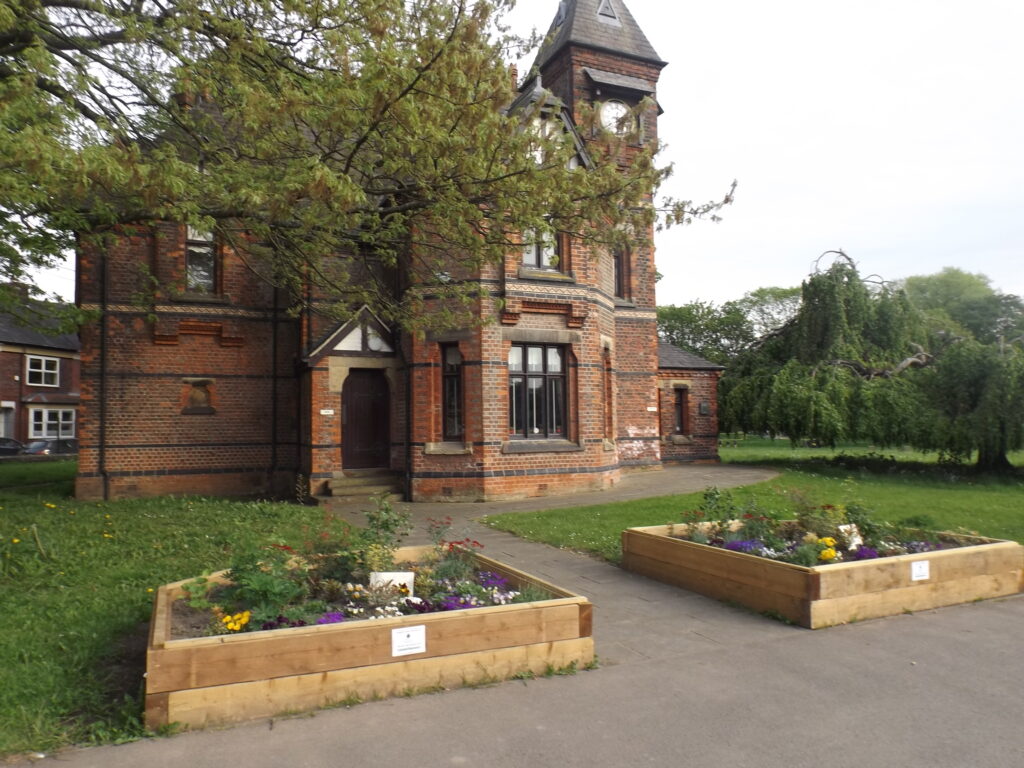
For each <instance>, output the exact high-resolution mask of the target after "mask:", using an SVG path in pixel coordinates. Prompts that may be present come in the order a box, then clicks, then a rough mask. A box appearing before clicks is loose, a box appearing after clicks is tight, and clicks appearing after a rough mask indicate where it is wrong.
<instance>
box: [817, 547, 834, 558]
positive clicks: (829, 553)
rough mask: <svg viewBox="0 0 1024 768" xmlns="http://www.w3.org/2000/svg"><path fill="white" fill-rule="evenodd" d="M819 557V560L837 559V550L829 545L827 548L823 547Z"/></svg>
mask: <svg viewBox="0 0 1024 768" xmlns="http://www.w3.org/2000/svg"><path fill="white" fill-rule="evenodd" d="M818 559H819V560H825V561H828V560H835V559H836V551H835V550H834V549H833V548H832V547H828V548H827V549H823V550H821V552H820V553H819V554H818Z"/></svg>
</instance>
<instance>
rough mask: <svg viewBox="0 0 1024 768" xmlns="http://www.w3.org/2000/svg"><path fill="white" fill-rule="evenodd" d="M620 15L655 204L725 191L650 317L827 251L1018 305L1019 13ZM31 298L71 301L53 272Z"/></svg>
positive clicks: (662, 250)
mask: <svg viewBox="0 0 1024 768" xmlns="http://www.w3.org/2000/svg"><path fill="white" fill-rule="evenodd" d="M621 1H622V0H615V2H621ZM627 6H628V7H629V9H630V11H631V12H632V13H633V16H634V17H635V18H636V20H637V22H638V23H639V25H640V28H641V29H642V30H643V31H644V32H645V33H646V34H647V36H648V38H649V39H650V41H651V43H652V44H653V46H654V48H655V50H656V51H657V52H658V54H659V55H660V56H661V57H662V59H664V60H666V61H668V62H669V65H668V66H667V67H665V69H664V70H663V71H662V75H661V81H660V83H659V86H658V101H659V102H660V104H661V106H662V107H663V108H664V110H665V114H664V115H663V116H662V117H661V119H660V121H659V132H660V135H661V138H662V141H663V142H664V143H665V144H666V145H667V147H666V150H665V152H664V153H663V155H662V162H663V163H669V162H671V163H672V164H673V165H674V167H675V174H674V176H673V178H672V179H670V180H669V182H668V184H667V185H666V186H665V187H664V188H663V190H662V192H664V193H666V194H671V195H673V196H675V197H682V198H686V199H693V200H695V201H698V202H700V201H706V200H710V199H712V198H718V197H721V196H722V195H723V194H724V193H725V191H726V190H727V189H728V186H729V184H730V182H731V181H732V180H733V179H737V180H738V181H739V188H738V191H737V197H736V202H735V203H734V204H733V205H732V206H730V207H729V208H726V209H725V211H724V213H723V217H724V220H723V221H722V222H720V223H718V224H712V223H697V224H695V225H693V226H690V227H685V228H674V229H672V230H669V231H667V232H662V233H659V234H658V236H657V238H656V245H657V249H658V269H659V270H660V271H661V272H662V273H663V274H664V278H663V279H662V281H661V282H660V283H659V284H658V303H659V304H683V303H686V302H689V301H694V300H697V299H704V300H710V301H714V302H716V303H721V302H723V301H727V300H729V299H736V298H739V297H740V296H742V295H743V294H744V293H745V292H747V291H749V290H753V289H755V288H759V287H762V286H769V285H778V286H792V285H799V283H800V281H801V280H802V279H803V278H804V277H805V276H806V275H807V273H808V272H809V271H810V270H811V268H812V266H813V263H814V261H815V259H816V258H817V257H818V255H819V254H821V253H822V252H823V251H826V250H830V249H836V248H841V249H843V250H845V251H846V252H847V253H848V254H849V255H850V257H851V258H853V259H854V260H855V261H856V262H857V263H858V264H859V266H860V269H861V273H862V274H865V275H867V274H878V275H880V276H881V277H883V278H885V279H889V280H894V279H898V278H902V277H907V276H910V275H920V274H933V273H935V272H938V271H939V270H941V269H942V268H943V267H947V266H950V267H958V268H960V269H963V270H966V271H968V272H974V273H981V274H984V275H986V276H988V277H990V278H991V280H992V285H993V287H994V288H996V289H998V290H1000V291H1002V292H1004V293H1015V294H1018V295H1024V149H1022V147H1024V87H1022V81H1024V43H1022V41H1021V35H1022V31H1024V2H1021V0H974V1H973V2H971V3H964V2H962V0H956V1H954V0H858V2H847V1H843V0H773V2H766V1H765V0H712V2H706V1H705V2H698V0H628V2H627ZM557 7H558V0H519V5H518V7H517V9H516V11H515V14H514V16H513V17H512V21H513V23H514V24H515V27H516V28H517V29H520V30H522V31H528V30H529V28H530V27H532V26H536V27H537V28H538V29H539V30H540V31H541V32H544V31H546V30H547V28H548V26H549V25H550V23H551V20H552V19H553V18H554V15H555V12H556V10H557ZM532 61H533V55H532V54H531V55H530V56H529V57H528V58H527V59H526V60H525V61H524V62H522V64H521V66H520V72H523V73H525V71H526V67H528V66H529V64H530V63H532ZM43 284H44V286H45V287H47V288H48V289H49V290H57V291H60V292H61V293H62V294H63V295H65V296H66V297H68V298H72V297H73V272H72V271H71V269H70V267H69V266H65V267H64V268H62V269H59V270H57V271H56V272H55V273H53V275H52V276H50V277H48V278H46V279H45V280H44V283H43Z"/></svg>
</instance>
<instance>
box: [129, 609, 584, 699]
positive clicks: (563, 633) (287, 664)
mask: <svg viewBox="0 0 1024 768" xmlns="http://www.w3.org/2000/svg"><path fill="white" fill-rule="evenodd" d="M585 602H586V600H585V598H566V599H561V600H558V601H550V602H548V603H524V604H514V605H507V606H494V607H491V608H478V609H472V610H468V611H451V612H444V613H434V614H424V615H422V616H403V617H400V618H396V619H382V620H378V621H358V622H351V623H345V624H332V625H324V626H320V627H301V628H298V629H295V630H288V629H285V630H274V631H273V632H252V633H245V634H241V635H235V636H230V637H229V636H221V637H214V638H197V639H196V640H195V641H172V642H170V643H166V644H165V646H164V647H163V648H162V649H161V648H154V649H152V650H151V651H150V661H149V665H148V666H149V672H148V677H147V688H146V689H147V692H151V693H156V692H160V691H174V690H181V689H185V688H195V687H207V686H212V685H223V684H228V683H235V682H243V681H251V680H260V679H263V678H273V677H284V676H288V675H295V674H305V673H311V672H320V671H325V670H331V669H342V668H351V667H360V666H370V665H374V664H383V663H388V662H391V661H393V657H392V656H391V637H392V635H391V632H392V630H393V629H396V628H399V627H403V626H415V625H420V624H422V625H424V626H425V627H426V647H427V651H426V653H424V654H417V656H416V658H433V657H438V656H444V655H451V654H460V653H466V652H470V651H479V650H488V649H495V648H504V647H509V646H514V645H528V644H535V643H541V642H550V641H555V640H567V639H575V638H577V637H578V636H579V629H580V604H581V603H585ZM210 641H213V642H210ZM218 641H219V642H218Z"/></svg>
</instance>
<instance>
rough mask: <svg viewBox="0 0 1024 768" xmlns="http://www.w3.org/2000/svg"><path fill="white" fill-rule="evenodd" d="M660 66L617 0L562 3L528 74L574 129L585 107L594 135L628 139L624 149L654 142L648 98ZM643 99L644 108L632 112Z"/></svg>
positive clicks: (653, 107)
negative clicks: (537, 78) (591, 113)
mask: <svg viewBox="0 0 1024 768" xmlns="http://www.w3.org/2000/svg"><path fill="white" fill-rule="evenodd" d="M665 63H666V62H664V61H662V60H661V58H660V57H659V56H658V54H657V53H656V52H655V50H654V48H653V47H652V46H651V44H650V42H649V41H648V40H647V37H646V35H644V33H643V32H642V31H641V29H640V27H639V26H638V25H637V23H636V21H635V20H634V19H633V15H632V14H631V13H630V12H629V9H628V8H627V7H626V5H625V3H624V2H623V1H622V0H562V2H561V3H559V7H558V13H557V14H556V16H555V19H554V21H553V22H552V24H551V28H550V29H549V30H548V33H547V36H546V38H545V41H544V44H543V45H542V46H541V49H540V51H539V52H538V54H537V59H536V60H535V61H534V63H533V67H532V72H534V73H539V74H540V75H541V81H542V82H543V84H544V87H545V88H547V89H548V90H550V91H551V92H552V93H553V94H554V95H555V96H557V97H558V98H559V99H561V100H562V102H563V103H564V104H565V105H566V107H568V108H569V110H570V112H571V113H572V115H573V119H574V120H575V121H576V123H577V124H578V125H581V124H582V123H583V121H582V120H581V109H580V108H581V107H582V106H583V105H584V104H589V105H592V106H593V108H594V109H595V110H596V113H597V114H596V118H597V119H596V121H595V125H594V128H593V131H594V132H596V131H599V130H605V131H610V132H613V133H619V134H623V135H628V136H629V137H630V139H629V142H628V143H629V145H631V146H641V145H644V144H647V143H649V142H652V141H654V140H656V139H657V118H658V115H659V114H660V109H659V107H658V105H657V102H656V101H655V100H654V99H655V97H656V89H657V83H658V76H659V75H660V73H661V70H662V68H663V67H664V66H665ZM645 97H650V103H649V104H648V105H647V106H646V107H645V108H644V109H642V110H640V112H639V113H634V110H635V108H636V107H637V105H638V104H640V102H641V101H642V100H643V99H644V98H645ZM584 138H590V136H587V135H585V136H584Z"/></svg>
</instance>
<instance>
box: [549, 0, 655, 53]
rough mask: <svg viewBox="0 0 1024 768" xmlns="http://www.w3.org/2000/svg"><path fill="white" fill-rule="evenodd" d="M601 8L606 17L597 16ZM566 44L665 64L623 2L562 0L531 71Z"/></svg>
mask: <svg viewBox="0 0 1024 768" xmlns="http://www.w3.org/2000/svg"><path fill="white" fill-rule="evenodd" d="M602 6H605V13H598V11H599V9H601V8H602ZM609 8H610V12H611V13H612V14H613V15H614V18H613V17H612V16H609V15H608V9H609ZM569 44H574V45H581V46H585V47H588V48H596V49H597V50H601V51H611V52H613V53H619V54H623V55H626V56H631V57H633V58H636V59H641V60H643V61H649V62H652V63H654V64H659V65H664V64H665V62H664V61H662V60H661V57H660V56H658V54H657V52H656V51H655V50H654V47H653V46H652V45H651V43H650V41H649V40H648V39H647V36H646V35H644V33H643V32H642V31H641V30H640V27H639V26H637V23H636V21H635V20H634V19H633V14H631V13H630V12H629V9H628V8H627V7H626V5H625V3H623V2H622V0H562V2H561V3H560V4H559V6H558V13H557V15H556V16H555V20H554V21H553V22H552V23H551V29H549V30H548V34H547V36H546V38H545V42H544V44H543V45H541V48H540V51H538V52H537V58H536V60H535V61H534V62H533V68H534V69H536V70H539V69H540V68H541V67H543V66H544V65H545V64H547V62H548V61H549V60H550V59H551V58H552V57H553V56H554V55H555V54H556V53H558V51H560V50H561V49H562V48H564V47H565V46H566V45H569Z"/></svg>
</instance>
